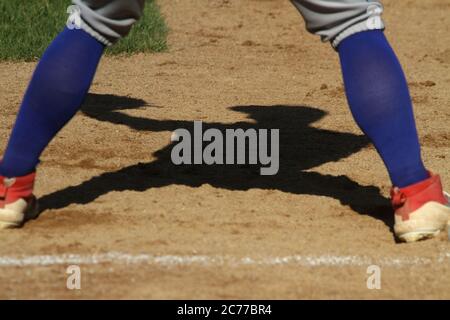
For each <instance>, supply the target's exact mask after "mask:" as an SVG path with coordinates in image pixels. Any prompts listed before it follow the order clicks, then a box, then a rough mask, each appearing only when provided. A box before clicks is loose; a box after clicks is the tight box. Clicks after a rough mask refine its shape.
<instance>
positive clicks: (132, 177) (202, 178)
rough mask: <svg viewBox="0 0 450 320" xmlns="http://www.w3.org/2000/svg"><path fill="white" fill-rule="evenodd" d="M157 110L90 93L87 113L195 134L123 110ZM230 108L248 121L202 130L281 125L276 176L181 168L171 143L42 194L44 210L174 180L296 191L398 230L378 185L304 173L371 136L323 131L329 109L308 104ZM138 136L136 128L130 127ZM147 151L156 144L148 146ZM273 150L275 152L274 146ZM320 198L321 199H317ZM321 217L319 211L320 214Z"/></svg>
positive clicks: (250, 168)
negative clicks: (144, 158) (143, 159)
mask: <svg viewBox="0 0 450 320" xmlns="http://www.w3.org/2000/svg"><path fill="white" fill-rule="evenodd" d="M141 107H150V108H151V107H152V106H150V105H148V104H146V102H145V101H143V100H139V99H134V98H129V97H119V96H115V95H98V94H91V95H89V97H88V99H87V101H86V102H85V103H84V106H83V108H82V112H83V113H84V114H85V115H86V116H88V117H90V118H93V119H97V120H99V121H107V122H110V123H114V124H122V125H126V126H128V127H129V128H131V129H134V130H145V131H168V137H169V134H170V132H172V131H174V130H176V129H178V128H186V129H188V130H189V131H190V132H191V135H192V136H193V133H192V132H193V121H175V120H154V119H147V118H141V117H136V116H132V115H129V114H125V113H124V112H121V110H125V109H136V108H141ZM231 110H233V111H236V112H241V113H245V114H247V117H248V118H249V119H250V121H248V122H239V123H233V124H225V123H219V122H203V130H207V129H208V128H216V129H219V130H221V131H222V132H225V130H226V129H237V128H242V129H244V130H246V129H248V128H255V129H259V128H261V129H280V139H279V141H280V149H279V150H280V151H279V152H280V164H279V171H278V174H276V175H273V176H261V175H260V171H259V169H260V167H261V166H260V165H210V166H208V165H181V166H176V165H173V164H172V161H171V150H172V147H173V145H168V146H167V147H165V148H163V149H161V150H158V151H156V152H155V153H154V155H155V156H156V158H157V160H155V161H152V162H148V163H138V164H135V165H132V166H129V167H125V168H122V169H120V170H118V171H115V172H105V173H103V174H101V175H99V176H96V177H92V178H91V179H89V180H87V181H85V182H83V183H81V184H80V185H77V186H73V187H68V188H65V189H63V190H59V191H56V192H54V193H51V194H48V195H46V196H44V197H42V198H41V208H42V210H46V209H59V208H63V207H66V206H68V205H70V204H72V203H76V204H86V203H89V202H91V201H94V200H95V199H96V198H98V197H100V196H101V195H104V194H106V193H108V192H110V191H124V190H134V191H144V190H147V189H149V188H157V187H162V186H167V185H171V184H181V185H187V186H191V187H197V186H201V185H202V184H205V183H206V184H210V185H212V186H214V187H217V188H224V189H229V190H248V189H254V188H257V189H276V190H280V191H283V192H289V193H294V194H307V195H316V196H326V197H331V198H334V199H337V200H339V201H340V202H341V203H342V204H343V205H348V206H350V207H351V208H352V209H353V210H354V211H356V212H359V213H361V214H365V215H370V216H372V217H375V218H377V219H380V220H382V221H384V222H385V224H386V225H388V226H389V227H390V228H392V225H393V220H392V213H391V209H390V207H389V201H388V199H386V198H385V197H383V196H382V195H381V193H380V190H379V189H378V188H376V187H373V186H362V185H360V184H358V183H357V182H355V181H353V180H351V179H350V178H348V177H347V176H344V175H340V176H332V175H324V174H320V173H317V172H312V171H306V170H308V169H311V168H314V167H316V166H319V165H322V164H324V163H327V162H332V161H338V160H340V159H343V158H345V157H348V156H350V155H351V154H353V153H356V152H358V151H359V150H361V149H362V148H364V147H366V146H367V145H368V141H367V139H366V138H365V137H363V136H360V135H354V134H351V133H342V132H336V131H329V130H323V129H317V128H314V127H313V126H311V124H312V123H314V122H316V121H318V120H319V119H321V118H323V117H324V116H325V115H326V113H325V112H324V111H322V110H320V109H317V108H312V107H307V106H284V105H277V106H235V107H231ZM129 135H130V136H131V135H133V132H129ZM148 147H149V150H150V149H151V145H149V146H148ZM269 150H270V149H269ZM317 201H320V198H318V199H317ZM318 214H321V213H320V212H318Z"/></svg>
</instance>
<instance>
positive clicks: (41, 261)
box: [0, 251, 450, 267]
mask: <svg viewBox="0 0 450 320" xmlns="http://www.w3.org/2000/svg"><path fill="white" fill-rule="evenodd" d="M103 263H113V264H128V265H152V266H162V267H170V266H210V267H211V266H230V267H231V266H234V267H238V266H296V265H297V266H302V267H345V266H356V267H357V266H369V265H373V264H375V265H379V266H388V267H408V266H421V265H430V264H449V265H450V252H448V253H441V254H440V255H438V256H437V257H435V258H425V257H398V258H392V257H385V258H378V259H375V258H370V257H367V256H358V255H354V256H351V255H348V256H347V255H343V256H338V255H304V256H303V255H291V256H279V257H277V256H269V257H234V256H220V255H216V256H211V255H152V254H129V253H123V252H115V251H113V252H107V253H100V254H61V255H34V256H18V257H17V256H16V257H14V256H0V267H42V266H56V265H72V264H73V265H98V264H103Z"/></svg>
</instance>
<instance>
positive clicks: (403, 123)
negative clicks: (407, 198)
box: [338, 30, 428, 188]
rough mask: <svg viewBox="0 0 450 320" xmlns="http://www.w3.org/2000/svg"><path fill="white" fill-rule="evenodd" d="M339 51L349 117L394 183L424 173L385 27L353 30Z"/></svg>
mask: <svg viewBox="0 0 450 320" xmlns="http://www.w3.org/2000/svg"><path fill="white" fill-rule="evenodd" d="M338 52H339V57H340V61H341V66H342V73H343V76H344V84H345V91H346V94H347V100H348V103H349V106H350V109H351V112H352V114H353V117H354V118H355V120H356V122H357V124H358V125H359V127H360V128H361V129H362V131H363V132H364V133H365V134H366V135H367V136H368V137H369V139H370V140H371V141H372V142H373V144H374V145H375V148H376V149H377V151H378V153H379V154H380V156H381V158H382V159H383V161H384V164H385V165H386V167H387V170H388V172H389V175H390V178H391V180H392V183H393V185H395V186H397V187H400V188H401V187H405V186H407V185H410V184H413V183H416V182H419V181H421V180H424V179H426V178H427V177H428V173H427V171H426V169H425V167H424V165H423V162H422V159H421V155H420V145H419V141H418V137H417V130H416V125H415V121H414V115H413V108H412V102H411V98H410V95H409V90H408V85H407V82H406V79H405V76H404V74H403V70H402V67H401V66H400V63H399V61H398V59H397V57H396V55H395V53H394V51H393V50H392V48H391V46H390V45H389V43H388V41H387V39H386V38H385V36H384V33H383V32H382V31H380V30H374V31H366V32H360V33H357V34H354V35H352V36H350V37H348V38H346V39H344V40H343V41H342V42H341V43H340V45H339V47H338Z"/></svg>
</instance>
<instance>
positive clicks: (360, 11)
mask: <svg viewBox="0 0 450 320" xmlns="http://www.w3.org/2000/svg"><path fill="white" fill-rule="evenodd" d="M291 1H292V3H293V4H294V6H295V7H296V8H297V9H298V10H299V11H300V13H301V15H302V16H303V18H304V20H305V24H306V29H307V30H308V31H309V32H311V33H313V34H316V35H319V36H320V37H321V38H322V41H330V42H331V44H332V46H333V47H335V48H336V47H337V46H338V44H339V43H340V42H341V41H342V40H344V39H345V38H347V37H348V36H350V35H352V34H355V33H358V32H362V31H367V30H376V29H384V23H383V20H382V19H381V14H382V13H383V6H382V5H381V3H380V1H378V0H291Z"/></svg>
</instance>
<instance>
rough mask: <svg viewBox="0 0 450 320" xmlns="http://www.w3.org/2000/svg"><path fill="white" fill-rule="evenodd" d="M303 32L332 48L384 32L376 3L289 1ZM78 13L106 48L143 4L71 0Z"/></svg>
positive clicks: (126, 28) (138, 0)
mask: <svg viewBox="0 0 450 320" xmlns="http://www.w3.org/2000/svg"><path fill="white" fill-rule="evenodd" d="M291 1H292V3H293V4H294V6H295V7H296V8H297V9H298V10H299V11H300V13H301V15H302V16H303V18H304V20H305V24H306V29H307V30H308V31H309V32H311V33H313V34H317V35H319V36H320V37H321V38H322V41H330V43H331V45H332V46H333V47H335V48H336V47H337V46H338V45H339V43H340V42H341V41H342V40H343V39H345V38H346V37H348V36H350V35H352V34H354V33H357V32H361V31H366V30H375V29H384V24H383V21H382V20H381V14H382V12H383V7H382V5H381V3H380V2H379V1H377V0H291ZM72 3H73V4H75V5H77V6H78V7H79V8H80V10H81V19H82V25H81V27H82V29H84V30H85V31H86V32H88V33H89V34H91V35H92V36H93V37H95V38H96V39H98V40H99V41H101V42H102V43H104V44H106V45H111V44H113V43H115V42H116V41H117V40H119V39H120V38H122V37H124V36H126V35H127V34H128V32H129V31H130V29H131V27H132V26H133V24H134V23H135V22H136V21H137V20H138V19H139V18H140V16H141V15H142V11H143V9H144V4H145V0H72Z"/></svg>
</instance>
